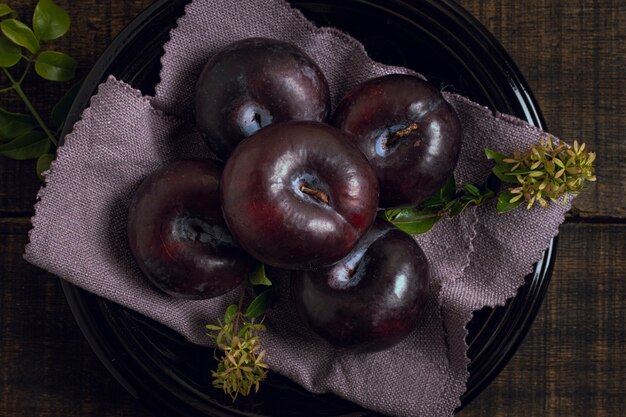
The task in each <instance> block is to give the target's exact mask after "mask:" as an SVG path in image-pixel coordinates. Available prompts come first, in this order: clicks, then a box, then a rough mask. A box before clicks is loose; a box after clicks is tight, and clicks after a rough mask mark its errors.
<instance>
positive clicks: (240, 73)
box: [195, 38, 330, 160]
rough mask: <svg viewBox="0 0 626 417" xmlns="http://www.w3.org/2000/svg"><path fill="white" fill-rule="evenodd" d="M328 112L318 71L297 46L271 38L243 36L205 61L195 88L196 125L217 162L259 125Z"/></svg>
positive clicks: (327, 94) (327, 96) (326, 91)
mask: <svg viewBox="0 0 626 417" xmlns="http://www.w3.org/2000/svg"><path fill="white" fill-rule="evenodd" d="M329 112H330V92H329V89H328V83H327V82H326V78H325V77H324V74H323V73H322V71H321V69H320V68H319V67H318V66H317V64H316V63H315V62H314V61H313V60H312V59H311V58H310V57H309V56H308V55H307V54H306V53H305V52H304V51H302V50H301V49H300V48H298V47H297V46H295V45H293V44H290V43H287V42H283V41H278V40H275V39H265V38H248V39H243V40H240V41H237V42H234V43H232V44H230V45H228V46H226V47H225V48H224V49H222V50H221V51H219V52H218V53H217V54H215V55H214V56H213V57H212V58H211V59H210V60H209V61H208V62H207V64H206V65H205V66H204V69H203V70H202V73H201V74H200V78H199V79H198V82H197V85H196V95H195V117H196V124H197V126H198V129H199V130H200V132H202V134H203V136H204V138H205V140H206V142H207V144H208V146H209V148H211V150H212V151H213V152H214V153H215V154H216V155H217V156H218V157H219V158H221V159H222V160H226V159H227V158H228V155H230V153H231V152H232V151H233V149H235V147H236V146H237V144H238V143H239V142H241V141H242V140H243V139H244V138H245V137H248V136H250V135H251V134H253V133H254V132H256V131H257V130H259V129H260V128H262V127H264V126H267V125H269V124H272V123H279V122H283V121H288V120H313V121H320V122H324V121H326V119H327V118H328V115H329Z"/></svg>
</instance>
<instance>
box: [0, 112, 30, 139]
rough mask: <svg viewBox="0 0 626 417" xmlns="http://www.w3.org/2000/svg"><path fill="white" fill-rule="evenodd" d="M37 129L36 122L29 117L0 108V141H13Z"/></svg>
mask: <svg viewBox="0 0 626 417" xmlns="http://www.w3.org/2000/svg"><path fill="white" fill-rule="evenodd" d="M37 127H38V125H37V122H36V121H35V119H33V118H32V117H31V116H29V115H26V114H20V113H11V112H8V111H6V110H4V109H2V108H0V141H7V140H10V139H15V138H16V137H18V136H20V135H23V134H24V133H26V132H30V131H31V130H34V129H36V128H37Z"/></svg>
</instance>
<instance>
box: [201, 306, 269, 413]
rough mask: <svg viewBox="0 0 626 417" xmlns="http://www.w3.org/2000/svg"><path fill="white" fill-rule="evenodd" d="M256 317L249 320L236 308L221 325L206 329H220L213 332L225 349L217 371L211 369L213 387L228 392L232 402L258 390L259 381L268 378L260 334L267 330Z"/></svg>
mask: <svg viewBox="0 0 626 417" xmlns="http://www.w3.org/2000/svg"><path fill="white" fill-rule="evenodd" d="M254 321H255V320H254V319H250V320H247V319H246V318H245V316H244V315H243V314H242V313H241V312H239V311H237V312H236V313H234V314H230V315H229V314H228V313H227V315H226V317H225V322H224V324H222V322H221V321H218V323H219V326H216V325H207V326H206V327H207V329H209V330H212V331H214V332H217V334H216V335H213V334H210V335H209V336H211V337H213V338H214V339H215V341H216V343H217V348H218V349H219V350H221V351H222V353H223V355H222V356H221V357H218V356H217V350H216V355H215V359H216V360H217V361H218V365H217V370H215V371H212V372H211V375H212V376H213V378H214V380H213V386H214V387H215V388H218V389H221V390H223V391H224V393H225V394H227V395H229V396H230V397H231V398H232V400H233V401H235V399H236V398H237V396H238V395H243V396H246V395H248V394H250V392H251V391H252V388H254V391H255V392H258V391H259V386H260V383H261V382H263V381H264V380H265V378H266V377H267V369H268V368H269V367H268V365H267V364H266V363H265V362H263V358H264V357H265V353H266V352H265V350H263V348H262V347H261V343H260V341H259V333H260V332H262V331H264V330H265V326H264V325H263V324H262V323H255V322H254Z"/></svg>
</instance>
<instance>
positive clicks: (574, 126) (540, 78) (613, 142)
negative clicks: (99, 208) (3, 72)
mask: <svg viewBox="0 0 626 417" xmlns="http://www.w3.org/2000/svg"><path fill="white" fill-rule="evenodd" d="M150 2H151V1H150V0H135V1H123V0H98V1H96V0H83V1H80V2H78V1H61V0H59V1H58V3H59V4H61V5H62V6H64V7H66V8H68V9H69V12H70V15H71V18H72V22H73V26H72V31H71V36H70V37H68V38H67V39H64V40H63V41H61V42H60V45H59V46H58V48H59V49H60V50H65V51H67V52H69V53H70V54H72V55H73V56H74V57H75V58H77V59H78V61H79V62H80V70H79V72H80V73H81V74H86V72H87V71H88V70H89V68H90V67H91V66H92V65H93V63H94V62H95V60H96V59H97V58H98V56H99V55H100V53H101V52H102V51H103V49H104V48H105V47H106V46H107V44H109V42H110V41H111V40H112V39H113V37H114V36H115V35H116V34H117V33H118V32H119V31H120V30H121V29H122V28H123V27H124V26H125V25H126V24H127V23H128V22H130V21H131V19H133V17H135V16H136V15H137V14H138V13H139V12H140V11H141V10H142V9H143V8H144V7H146V6H147V5H149V4H150ZM8 3H9V4H10V5H11V6H12V7H13V8H15V9H16V10H18V11H20V14H21V16H23V17H24V18H25V16H28V15H30V13H31V10H32V7H33V3H34V2H33V1H26V0H13V1H9V2H8ZM460 3H461V5H463V6H464V7H466V8H467V9H468V10H469V11H470V12H471V13H472V14H473V15H474V16H476V17H477V18H478V19H479V20H480V21H481V22H482V23H483V24H484V25H485V26H487V28H488V29H489V30H490V31H491V32H492V33H493V34H494V35H495V36H496V37H497V38H498V39H499V40H500V41H501V43H502V44H503V45H504V47H505V48H506V49H507V50H508V51H509V53H510V54H511V55H512V57H513V59H514V60H515V61H516V62H517V64H518V66H519V67H520V69H521V71H522V73H523V74H524V75H525V76H526V78H527V80H528V82H529V83H530V86H531V88H532V90H533V92H534V93H535V95H536V97H537V99H538V101H539V103H540V105H541V108H542V110H543V113H544V115H545V118H546V120H547V123H548V126H549V127H550V131H551V132H552V133H554V134H555V135H556V136H559V137H561V138H564V139H567V140H569V141H573V140H574V139H581V140H583V141H585V142H587V144H588V145H589V146H590V147H591V148H592V149H593V150H595V151H596V152H597V153H598V156H599V157H598V162H597V166H598V184H597V185H594V186H593V187H592V188H591V189H590V190H588V191H587V192H586V193H585V194H584V195H583V196H581V197H580V198H578V199H577V200H576V201H575V204H574V208H573V209H572V212H571V215H570V216H569V217H568V219H567V221H566V223H565V224H564V225H563V226H562V227H561V232H560V236H559V247H558V252H557V261H556V265H555V268H554V273H553V277H552V283H551V285H550V289H549V292H548V295H547V298H546V300H545V302H544V304H543V307H542V309H541V311H540V313H539V316H538V317H537V320H536V322H535V324H534V325H533V327H532V329H531V331H530V333H529V335H528V337H527V338H526V340H525V342H524V343H523V345H522V347H521V348H520V350H519V351H518V353H517V354H516V355H515V357H514V358H513V360H512V361H511V362H510V363H509V365H508V366H507V367H506V369H505V370H504V371H503V372H502V373H501V374H500V376H499V377H498V378H497V379H496V381H495V382H494V383H493V384H492V385H491V386H490V387H489V388H488V389H487V390H486V391H485V392H484V393H483V394H482V395H481V396H480V397H479V398H478V399H477V400H475V401H474V402H473V403H472V404H471V405H470V406H469V407H467V408H466V409H465V410H464V411H462V412H461V413H460V415H461V416H463V417H475V416H490V417H493V416H518V415H525V416H567V417H572V416H585V417H586V416H623V415H625V413H626V400H625V398H626V365H625V364H626V330H625V327H626V325H625V323H626V307H625V303H626V302H625V300H626V279H625V278H626V261H625V260H624V257H625V255H626V251H625V249H626V245H625V241H626V225H625V224H624V221H625V219H626V205H625V201H626V199H624V195H625V194H626V187H625V184H626V178H625V172H624V162H625V160H626V146H625V143H626V139H624V136H626V88H625V87H624V85H625V83H626V75H625V74H626V46H625V45H626V30H625V29H624V28H625V27H626V2H624V1H623V0H568V1H561V0H505V1H502V0H461V1H460ZM25 20H27V19H26V18H25ZM28 20H30V19H28ZM27 84H28V85H29V86H30V87H29V88H28V89H27V93H28V94H29V95H30V96H31V97H32V100H33V101H34V104H35V106H37V107H38V108H41V109H43V112H46V113H47V112H48V111H49V110H50V109H51V107H52V105H53V103H54V102H55V101H56V100H57V99H58V97H59V96H60V94H61V93H62V91H63V88H64V87H62V86H60V85H52V86H51V85H50V83H40V82H38V81H37V80H36V79H35V77H33V79H32V80H28V82H27ZM1 97H2V98H1V100H2V101H1V103H2V107H5V108H8V109H11V110H13V111H23V108H22V107H21V102H19V101H18V100H17V99H15V98H13V97H11V96H7V95H2V96H1ZM39 186H40V183H39V181H38V180H37V178H36V177H35V174H34V163H33V162H15V161H10V160H6V159H2V160H0V300H1V303H0V329H1V333H0V416H6V417H29V416H39V417H46V416H55V417H57V416H64V417H73V416H81V417H82V416H91V417H103V416H111V417H113V416H115V417H123V416H133V417H136V416H146V415H149V412H148V411H147V410H146V409H145V408H144V407H143V406H142V405H140V404H138V403H137V402H136V401H135V400H134V399H133V398H132V397H131V396H130V395H129V394H128V393H127V392H126V391H125V390H124V389H123V388H122V387H121V386H120V385H119V384H118V383H117V382H116V381H115V380H114V379H113V378H112V377H111V376H110V375H109V374H108V373H107V371H106V370H105V369H104V367H103V366H102V365H101V363H100V362H99V361H98V359H97V358H96V356H95V355H94V354H93V353H92V351H91V349H90V348H89V346H88V345H87V343H86V341H85V340H84V338H83V336H82V334H81V332H80V330H79V329H78V327H77V325H76V323H75V321H74V318H73V317H72V315H71V314H70V311H69V308H68V306H67V304H66V302H65V299H64V297H63V293H62V292H61V289H60V285H59V281H58V280H57V279H55V278H54V277H52V276H50V275H49V274H47V273H45V272H43V271H41V270H38V269H36V268H34V267H32V266H30V265H29V264H27V263H26V262H24V261H23V260H22V256H21V255H22V252H23V248H24V245H25V243H26V240H27V232H28V230H29V225H30V223H29V217H30V216H31V215H32V214H33V203H34V202H35V195H36V192H37V189H38V187H39Z"/></svg>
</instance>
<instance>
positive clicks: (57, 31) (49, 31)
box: [33, 0, 70, 40]
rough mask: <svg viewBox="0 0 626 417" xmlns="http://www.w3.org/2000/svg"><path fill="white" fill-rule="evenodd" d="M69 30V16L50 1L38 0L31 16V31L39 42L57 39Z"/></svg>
mask: <svg viewBox="0 0 626 417" xmlns="http://www.w3.org/2000/svg"><path fill="white" fill-rule="evenodd" d="M69 28H70V16H69V15H68V14H67V12H66V11H65V10H63V9H62V8H60V7H59V6H57V5H56V4H54V2H53V1H52V0H39V3H37V7H35V13H34V14H33V30H34V31H35V35H37V37H38V38H39V39H41V40H50V39H57V38H60V37H61V36H63V35H65V33H66V32H67V31H68V30H69Z"/></svg>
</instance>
